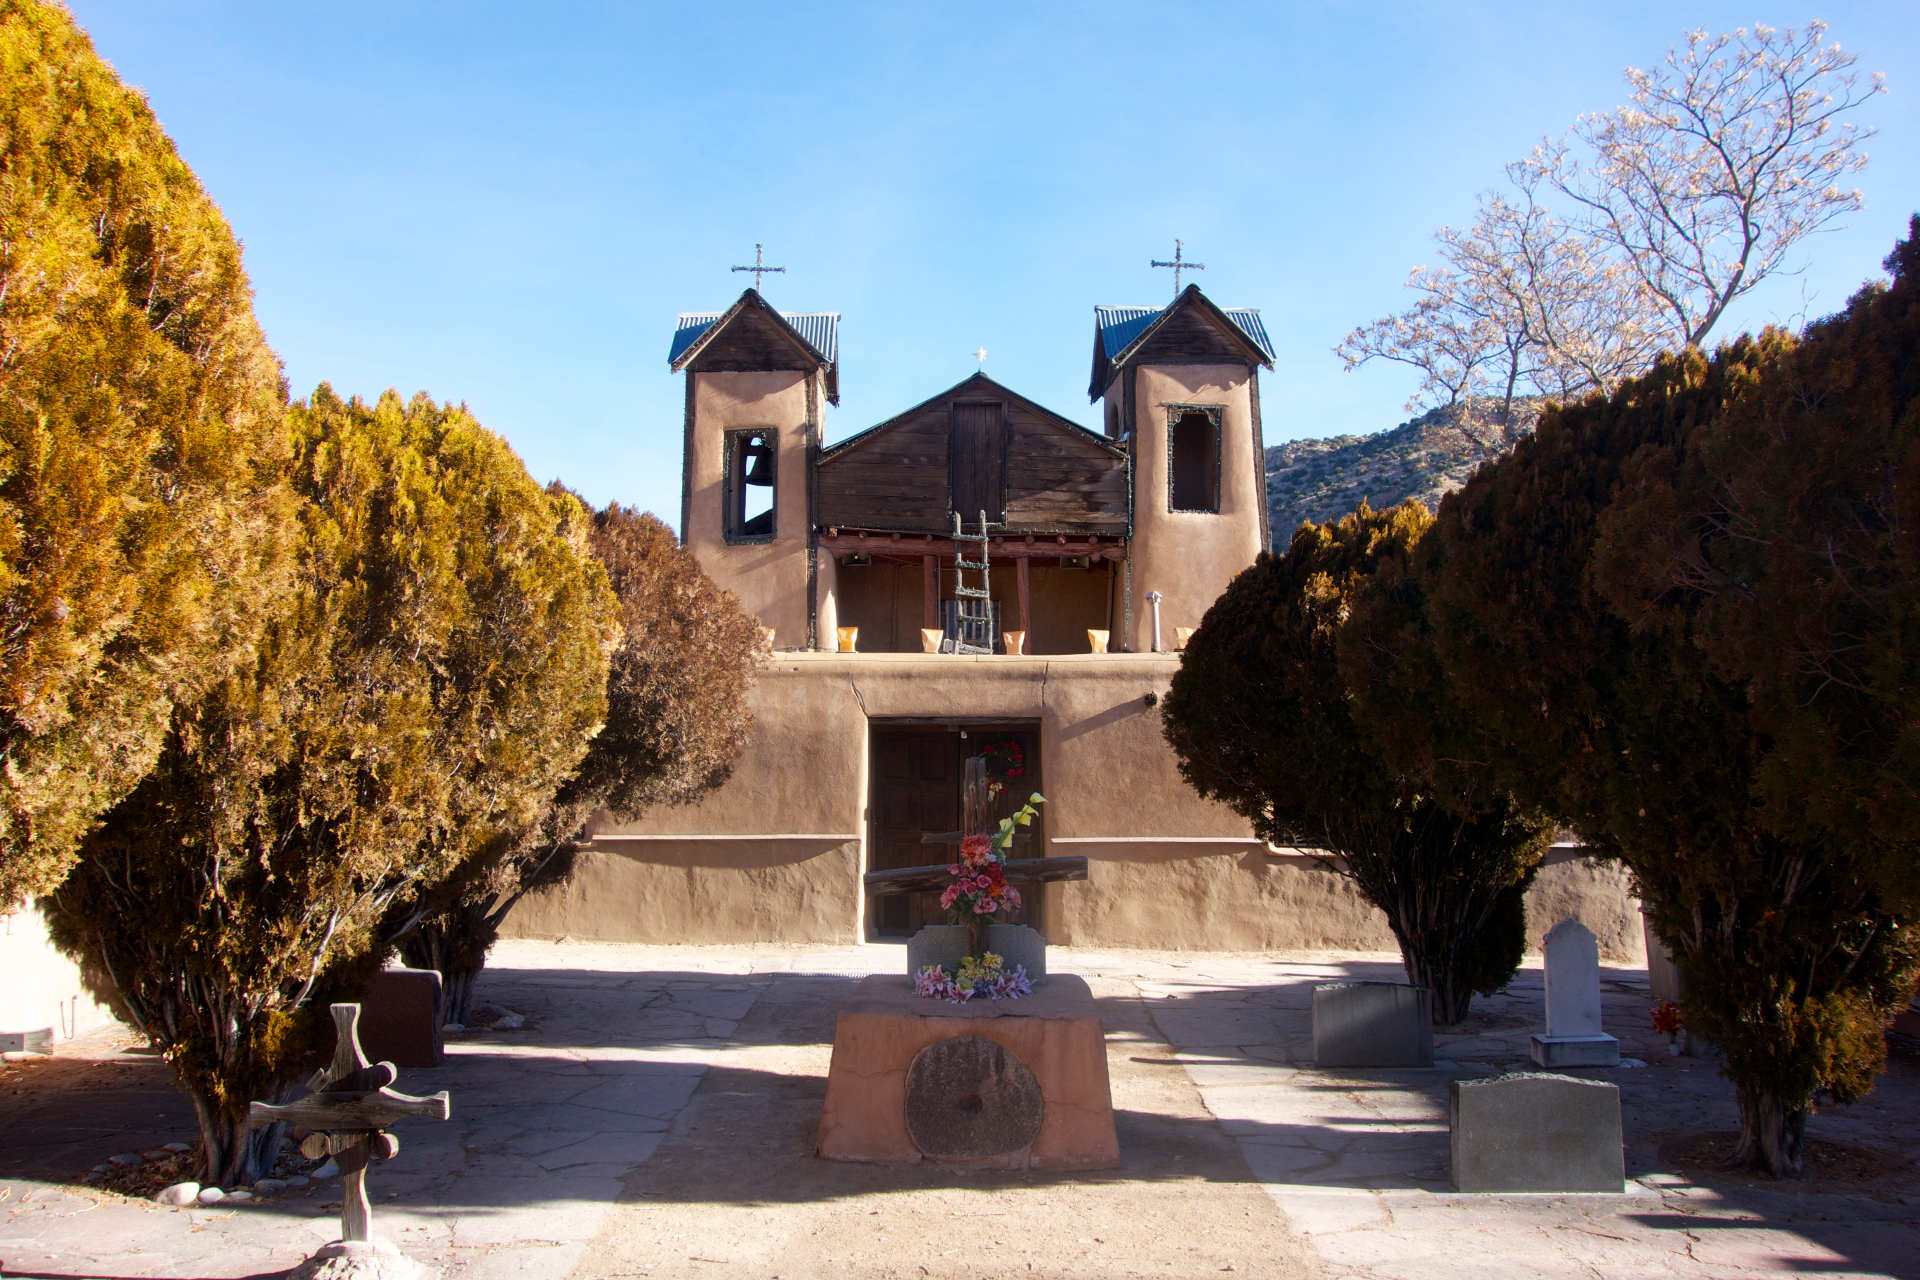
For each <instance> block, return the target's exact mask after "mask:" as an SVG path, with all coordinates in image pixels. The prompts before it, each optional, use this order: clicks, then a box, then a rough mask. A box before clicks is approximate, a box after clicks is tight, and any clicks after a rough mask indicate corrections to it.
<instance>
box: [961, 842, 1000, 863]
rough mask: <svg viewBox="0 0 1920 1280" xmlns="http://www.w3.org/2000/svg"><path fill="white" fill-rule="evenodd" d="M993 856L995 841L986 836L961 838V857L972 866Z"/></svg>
mask: <svg viewBox="0 0 1920 1280" xmlns="http://www.w3.org/2000/svg"><path fill="white" fill-rule="evenodd" d="M992 856H993V843H992V842H991V841H990V840H988V839H987V838H986V837H985V836H963V837H961V840H960V858H961V861H963V862H965V863H966V864H967V865H968V866H970V867H977V866H979V865H980V864H981V863H983V862H986V861H987V860H988V859H989V858H991V857H992Z"/></svg>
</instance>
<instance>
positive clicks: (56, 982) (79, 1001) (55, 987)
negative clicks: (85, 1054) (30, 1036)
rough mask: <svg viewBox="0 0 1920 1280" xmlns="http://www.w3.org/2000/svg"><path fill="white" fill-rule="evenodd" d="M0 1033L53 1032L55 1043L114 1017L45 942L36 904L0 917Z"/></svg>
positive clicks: (50, 945)
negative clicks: (88, 991) (2, 979)
mask: <svg viewBox="0 0 1920 1280" xmlns="http://www.w3.org/2000/svg"><path fill="white" fill-rule="evenodd" d="M0 976H4V978H5V981H0V1031H27V1032H33V1031H52V1032H53V1041H54V1043H56V1044H57V1043H59V1042H60V1041H62V1040H70V1039H72V1038H73V1037H74V1036H76V1035H78V1034H80V1033H81V1032H83V1031H91V1030H92V1029H93V1028H95V1027H100V1026H105V1025H106V1024H107V1023H110V1022H112V1021H114V1016H113V1013H112V1012H111V1011H110V1010H109V1009H107V1008H106V1007H105V1006H104V1005H101V1004H99V1003H97V1002H96V1001H95V1000H94V998H93V997H92V996H91V995H89V994H88V993H87V989H86V987H85V986H84V985H83V984H82V983H81V981H80V971H79V970H78V969H76V968H75V967H74V965H73V962H72V961H71V960H69V959H67V957H66V956H65V955H63V954H61V953H60V952H59V951H57V950H55V949H54V946H53V944H52V943H51V942H49V941H47V926H46V921H45V920H44V919H43V918H42V917H41V915H40V911H39V908H37V907H27V908H24V909H22V910H20V911H16V912H14V913H13V914H12V915H9V916H0Z"/></svg>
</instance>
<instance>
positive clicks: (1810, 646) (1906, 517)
mask: <svg viewBox="0 0 1920 1280" xmlns="http://www.w3.org/2000/svg"><path fill="white" fill-rule="evenodd" d="M1904 253H1905V255H1906V256H1905V257H1901V258H1898V259H1897V262H1898V263H1899V264H1900V265H1899V270H1900V271H1901V276H1900V279H1898V280H1897V281H1896V283H1895V285H1894V288H1893V289H1892V290H1891V291H1888V292H1879V291H1870V292H1868V293H1867V294H1864V295H1862V297H1861V298H1860V299H1857V300H1856V302H1855V303H1854V305H1853V307H1852V308H1850V310H1849V312H1848V314H1847V315H1845V316H1842V317H1839V318H1836V319H1835V320H1833V321H1830V322H1827V323H1824V324H1822V325H1819V326H1815V328H1814V329H1813V330H1812V331H1811V332H1810V333H1809V335H1808V336H1807V338H1806V339H1805V341H1803V342H1801V343H1798V344H1796V343H1795V342H1794V341H1793V340H1792V339H1790V338H1789V337H1787V336H1786V335H1784V334H1781V333H1777V332H1769V333H1767V334H1764V335H1762V336H1761V337H1759V338H1757V339H1752V338H1749V339H1742V340H1740V341H1738V342H1736V343H1733V344H1730V345H1729V346H1727V347H1725V348H1723V349H1722V350H1721V351H1720V352H1719V353H1718V354H1717V355H1716V356H1715V357H1714V358H1712V359H1711V360H1709V359H1707V358H1706V357H1705V356H1703V355H1701V354H1700V353H1698V352H1696V351H1689V352H1686V353H1684V354H1683V355H1680V356H1678V357H1673V358H1668V359H1663V360H1662V361H1661V362H1660V363H1659V365H1658V366H1657V367H1656V368H1655V369H1654V371H1653V372H1652V373H1650V374H1648V375H1647V376H1646V377H1644V378H1641V379H1638V380H1636V381H1634V382H1630V383H1628V384H1627V385H1626V386H1624V387H1623V388H1622V389H1621V390H1620V391H1619V392H1618V393H1617V394H1616V395H1614V396H1613V397H1612V398H1611V399H1607V400H1601V399H1598V398H1595V399H1593V400H1591V401H1589V402H1587V403H1585V404H1582V405H1579V406H1575V407H1571V408H1567V409H1563V410H1558V411H1554V412H1550V413H1549V414H1548V415H1546V417H1545V418H1543V419H1542V422H1541V425H1540V428H1539V430H1538V431H1537V432H1536V434H1535V436H1534V438H1533V439H1532V440H1531V441H1528V442H1525V443H1523V444H1522V445H1521V446H1520V447H1519V448H1518V449H1517V450H1516V451H1515V453H1514V454H1513V455H1511V456H1510V457H1509V458H1507V459H1504V460H1502V461H1500V462H1498V463H1496V464H1493V465H1490V466H1489V467H1487V468H1485V469H1484V470H1482V471H1481V472H1480V473H1479V474H1478V475H1477V476H1476V477H1475V478H1474V479H1473V480H1472V481H1470V482H1469V484H1468V485H1467V486H1466V488H1465V489H1463V490H1461V491H1460V493H1458V494H1456V495H1454V496H1453V497H1451V498H1449V499H1448V500H1447V502H1446V503H1445V504H1443V505H1442V507H1441V512H1440V519H1439V524H1438V527H1437V529H1436V531H1435V533H1434V535H1433V536H1432V537H1431V538H1429V539H1428V541H1427V543H1426V545H1425V546H1424V547H1423V549H1422V556H1421V558H1420V562H1419V563H1418V565H1417V568H1416V573H1417V575H1418V576H1420V577H1422V578H1423V579H1424V580H1425V583H1426V588H1425V589H1426V597H1427V602H1428V615H1429V618H1430V621H1431V624H1432V628H1433V635H1434V639H1435V643H1436V645H1437V647H1438V649H1439V652H1440V654H1441V658H1442V661H1443V662H1445V663H1446V665H1447V666H1448V668H1449V669H1450V670H1452V671H1453V672H1454V674H1455V675H1456V677H1457V678H1458V682H1459V685H1458V687H1459V691H1460V696H1461V697H1462V698H1463V699H1464V700H1465V701H1466V702H1467V703H1468V704H1469V706H1470V707H1471V710H1472V718H1471V724H1470V728H1469V729H1468V730H1467V731H1466V732H1463V733H1461V734H1459V735H1458V736H1456V737H1455V738H1454V739H1453V740H1452V741H1450V742H1448V743H1447V744H1446V746H1445V748H1444V752H1443V754H1445V755H1446V756H1448V757H1450V758H1454V759H1478V760H1484V761H1487V762H1489V765H1490V767H1491V768H1492V769H1493V770H1494V772H1495V774H1496V776H1498V777H1499V778H1500V779H1501V780H1502V781H1503V782H1504V783H1505V784H1506V785H1509V786H1511V787H1512V788H1513V789H1514V790H1515V791H1516V792H1517V793H1519V794H1521V795H1523V796H1525V797H1526V798H1528V799H1530V800H1532V801H1533V802H1535V803H1538V804H1540V805H1541V806H1543V807H1545V808H1548V809H1549V810H1551V811H1552V812H1554V813H1555V814H1557V815H1558V816H1560V817H1561V818H1563V819H1564V820H1566V821H1567V822H1568V823H1569V824H1570V825H1572V826H1573V827H1575V828H1576V829H1577V830H1579V831H1580V832H1581V833H1582V834H1583V835H1584V836H1586V837H1587V838H1588V839H1589V840H1591V841H1595V842H1598V843H1601V844H1603V845H1604V846H1606V847H1609V848H1610V849H1612V850H1613V851H1614V852H1615V853H1617V854H1618V856H1619V857H1620V858H1621V859H1622V860H1623V861H1624V862H1625V863H1626V864H1627V866H1628V867H1629V868H1630V869H1631V871H1632V873H1633V876H1634V880H1635V884H1636V887H1637V889H1638V892H1639V894H1640V896H1641V898H1642V900H1643V901H1644V902H1645V904H1646V907H1647V911H1648V914H1649V916H1650V918H1651V919H1652V921H1653V923H1654V926H1655V928H1656V929H1657V930H1658V931H1659V932H1660V934H1661V936H1662V937H1663V938H1664V939H1665V940H1666V941H1667V942H1668V943H1669V945H1671V946H1672V947H1673V949H1674V953H1675V960H1676V962H1677V964H1678V966H1679V968H1680V971H1681V974H1682V976H1683V978H1684V980H1685V982H1686V997H1685V1011H1686V1016H1687V1021H1688V1025H1689V1026H1690V1027H1693V1028H1695V1029H1697V1030H1699V1031H1700V1032H1702V1033H1703V1034H1704V1035H1706V1036H1707V1037H1709V1038H1711V1039H1712V1040H1714V1041H1715V1042H1717V1043H1718V1044H1719V1045H1720V1046H1721V1047H1722V1049H1723V1050H1724V1053H1725V1066H1724V1068H1723V1069H1724V1071H1725V1073H1726V1075H1727V1076H1728V1078H1729V1079H1730V1080H1731V1081H1732V1082H1733V1085H1734V1089H1735V1094H1736V1098H1737V1101H1738V1103H1739V1108H1740V1116H1741V1124H1742V1141H1741V1157H1742V1159H1743V1161H1744V1162H1746V1163H1748V1164H1750V1165H1752V1166H1754V1167H1757V1168H1760V1169H1763V1170H1766V1171H1768V1172H1770V1173H1773V1174H1775V1175H1776V1176H1797V1175H1799V1174H1800V1173H1801V1172H1802V1171H1803V1169H1804V1137H1805V1125H1806V1120H1807V1116H1808V1114H1809V1112H1810V1111H1811V1110H1812V1109H1813V1107H1814V1105H1815V1104H1816V1102H1818V1101H1819V1100H1821V1099H1823V1098H1824V1099H1831V1100H1833V1101H1837V1102H1843V1103H1844V1102H1849V1101H1852V1100H1854V1099H1856V1098H1858V1097H1860V1096H1862V1095H1863V1094H1865V1093H1866V1092H1867V1091H1868V1090H1869V1089H1870V1088H1871V1087H1872V1084H1873V1080H1874V1078H1875V1076H1876V1075H1877V1074H1878V1072H1879V1070H1880V1068H1881V1066H1882V1064H1883V1061H1884V1055H1885V1041H1884V1037H1883V1034H1882V1031H1883V1028H1884V1026H1885V1023H1886V1019H1887V1018H1888V1017H1890V1016H1891V1014H1892V1012H1893V1011H1894V1010H1895V1009H1897V1007H1898V1006H1899V1005H1900V1004H1901V1003H1904V1001H1905V1000H1906V998H1907V996H1908V994H1909V993H1910V992H1911V990H1912V986H1913V980H1914V974H1915V969H1916V963H1920V949H1917V948H1916V945H1915V940H1914V939H1913V937H1912V930H1911V928H1910V927H1908V926H1906V925H1905V924H1904V923H1903V922H1902V920H1901V919H1900V918H1899V917H1898V916H1897V915H1896V914H1894V912H1893V911H1892V910H1890V908H1891V906H1892V905H1893V904H1894V903H1895V902H1897V901H1899V898H1900V895H1901V894H1902V891H1903V886H1904V887H1905V892H1906V893H1907V895H1908V898H1907V900H1908V901H1909V902H1910V901H1911V897H1910V894H1911V887H1910V886H1911V880H1910V879H1908V878H1907V876H1910V874H1911V867H1912V863H1911V858H1912V853H1911V851H1912V848H1913V844H1912V837H1911V835H1910V834H1908V831H1909V829H1906V828H1901V829H1897V830H1893V831H1886V830H1882V829H1880V824H1881V823H1883V822H1885V821H1886V820H1887V818H1888V816H1890V815H1897V814H1900V813H1902V812H1903V811H1904V807H1905V806H1906V805H1907V804H1908V803H1909V801H1908V797H1911V795H1912V794H1913V782H1912V779H1913V777H1914V772H1913V769H1912V768H1911V767H1910V766H1911V761H1912V755H1911V752H1912V745H1911V736H1912V730H1911V729H1910V728H1909V727H1908V726H1909V725H1910V724H1911V723H1912V722H1913V705H1912V702H1911V699H1912V697H1913V694H1912V692H1911V691H1912V689H1913V688H1914V684H1913V681H1912V679H1911V674H1910V673H1912V672H1913V671H1914V669H1915V663H1916V653H1920V650H1916V637H1915V636H1914V634H1913V631H1912V625H1911V622H1910V621H1909V619H1910V617H1911V616H1912V600H1913V595H1912V593H1913V591H1914V588H1913V585H1912V583H1913V581H1914V579H1913V576H1912V565H1913V559H1912V557H1913V552H1914V546H1913V541H1912V537H1913V535H1912V529H1913V528H1914V527H1915V526H1914V525H1913V524H1912V523H1911V516H1912V514H1914V512H1913V509H1912V505H1911V504H1912V498H1911V491H1910V486H1909V485H1908V484H1907V483H1906V477H1907V476H1910V475H1911V474H1912V473H1913V468H1914V467H1915V465H1916V460H1917V458H1916V450H1915V447H1914V443H1913V442H1914V440H1915V438H1916V437H1915V433H1916V430H1917V429H1920V415H1917V414H1916V411H1915V404H1916V385H1917V384H1916V378H1915V374H1914V369H1915V366H1916V363H1917V360H1920V343H1917V342H1916V335H1917V334H1920V327H1916V325H1915V323H1914V320H1913V316H1914V309H1913V306H1912V297H1913V292H1912V291H1913V288H1914V284H1915V279H1916V277H1915V275H1914V274H1913V273H1912V272H1911V266H1912V265H1913V264H1912V258H1911V254H1912V249H1911V246H1909V247H1908V248H1907V249H1906V250H1905V251H1904ZM1903 866H1904V872H1903V871H1902V868H1903Z"/></svg>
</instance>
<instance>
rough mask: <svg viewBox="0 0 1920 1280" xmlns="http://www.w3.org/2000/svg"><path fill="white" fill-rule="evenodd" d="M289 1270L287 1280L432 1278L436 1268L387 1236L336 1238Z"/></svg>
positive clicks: (426, 1279)
mask: <svg viewBox="0 0 1920 1280" xmlns="http://www.w3.org/2000/svg"><path fill="white" fill-rule="evenodd" d="M286 1274H287V1280H430V1278H431V1277H432V1276H433V1275H434V1272H433V1271H431V1270H430V1269H428V1268H426V1267H423V1266H421V1265H420V1264H419V1263H417V1262H415V1261H414V1260H413V1259H411V1258H408V1257H406V1256H404V1255H402V1254H401V1253H400V1251H399V1250H398V1249H395V1248H394V1247H393V1246H392V1245H390V1244H388V1243H387V1242H386V1241H384V1240H377V1241H372V1242H364V1241H354V1240H336V1241H334V1242H333V1243H332V1244H330V1245H326V1246H325V1247H323V1248H322V1249H321V1250H320V1251H319V1252H318V1253H316V1254H314V1255H313V1256H312V1257H311V1258H308V1259H307V1260H306V1261H305V1262H303V1263H301V1264H300V1265H299V1266H297V1267H295V1268H294V1269H293V1270H292V1271H289V1272H287V1273H286Z"/></svg>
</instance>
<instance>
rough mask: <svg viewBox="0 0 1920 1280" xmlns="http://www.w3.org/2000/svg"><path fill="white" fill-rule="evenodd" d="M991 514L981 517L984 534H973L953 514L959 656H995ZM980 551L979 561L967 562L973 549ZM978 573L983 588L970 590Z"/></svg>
mask: <svg viewBox="0 0 1920 1280" xmlns="http://www.w3.org/2000/svg"><path fill="white" fill-rule="evenodd" d="M987 545H988V544H987V513H986V512H984V511H982V512H981V513H980V532H979V533H978V534H971V533H968V532H967V531H966V528H965V527H964V526H963V525H962V524H961V523H960V513H959V512H958V511H956V512H954V513H953V595H954V609H953V617H954V628H953V651H954V652H955V653H992V652H993V592H992V590H991V586H992V583H991V574H992V570H991V569H990V568H989V565H988V559H989V556H988V551H987ZM970 546H971V547H977V548H978V550H977V551H976V552H974V554H977V555H978V556H979V557H980V558H979V559H978V560H969V559H967V555H968V551H969V548H970ZM970 573H978V574H979V575H980V585H979V586H977V587H975V586H969V585H968V579H967V575H968V574H970Z"/></svg>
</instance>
